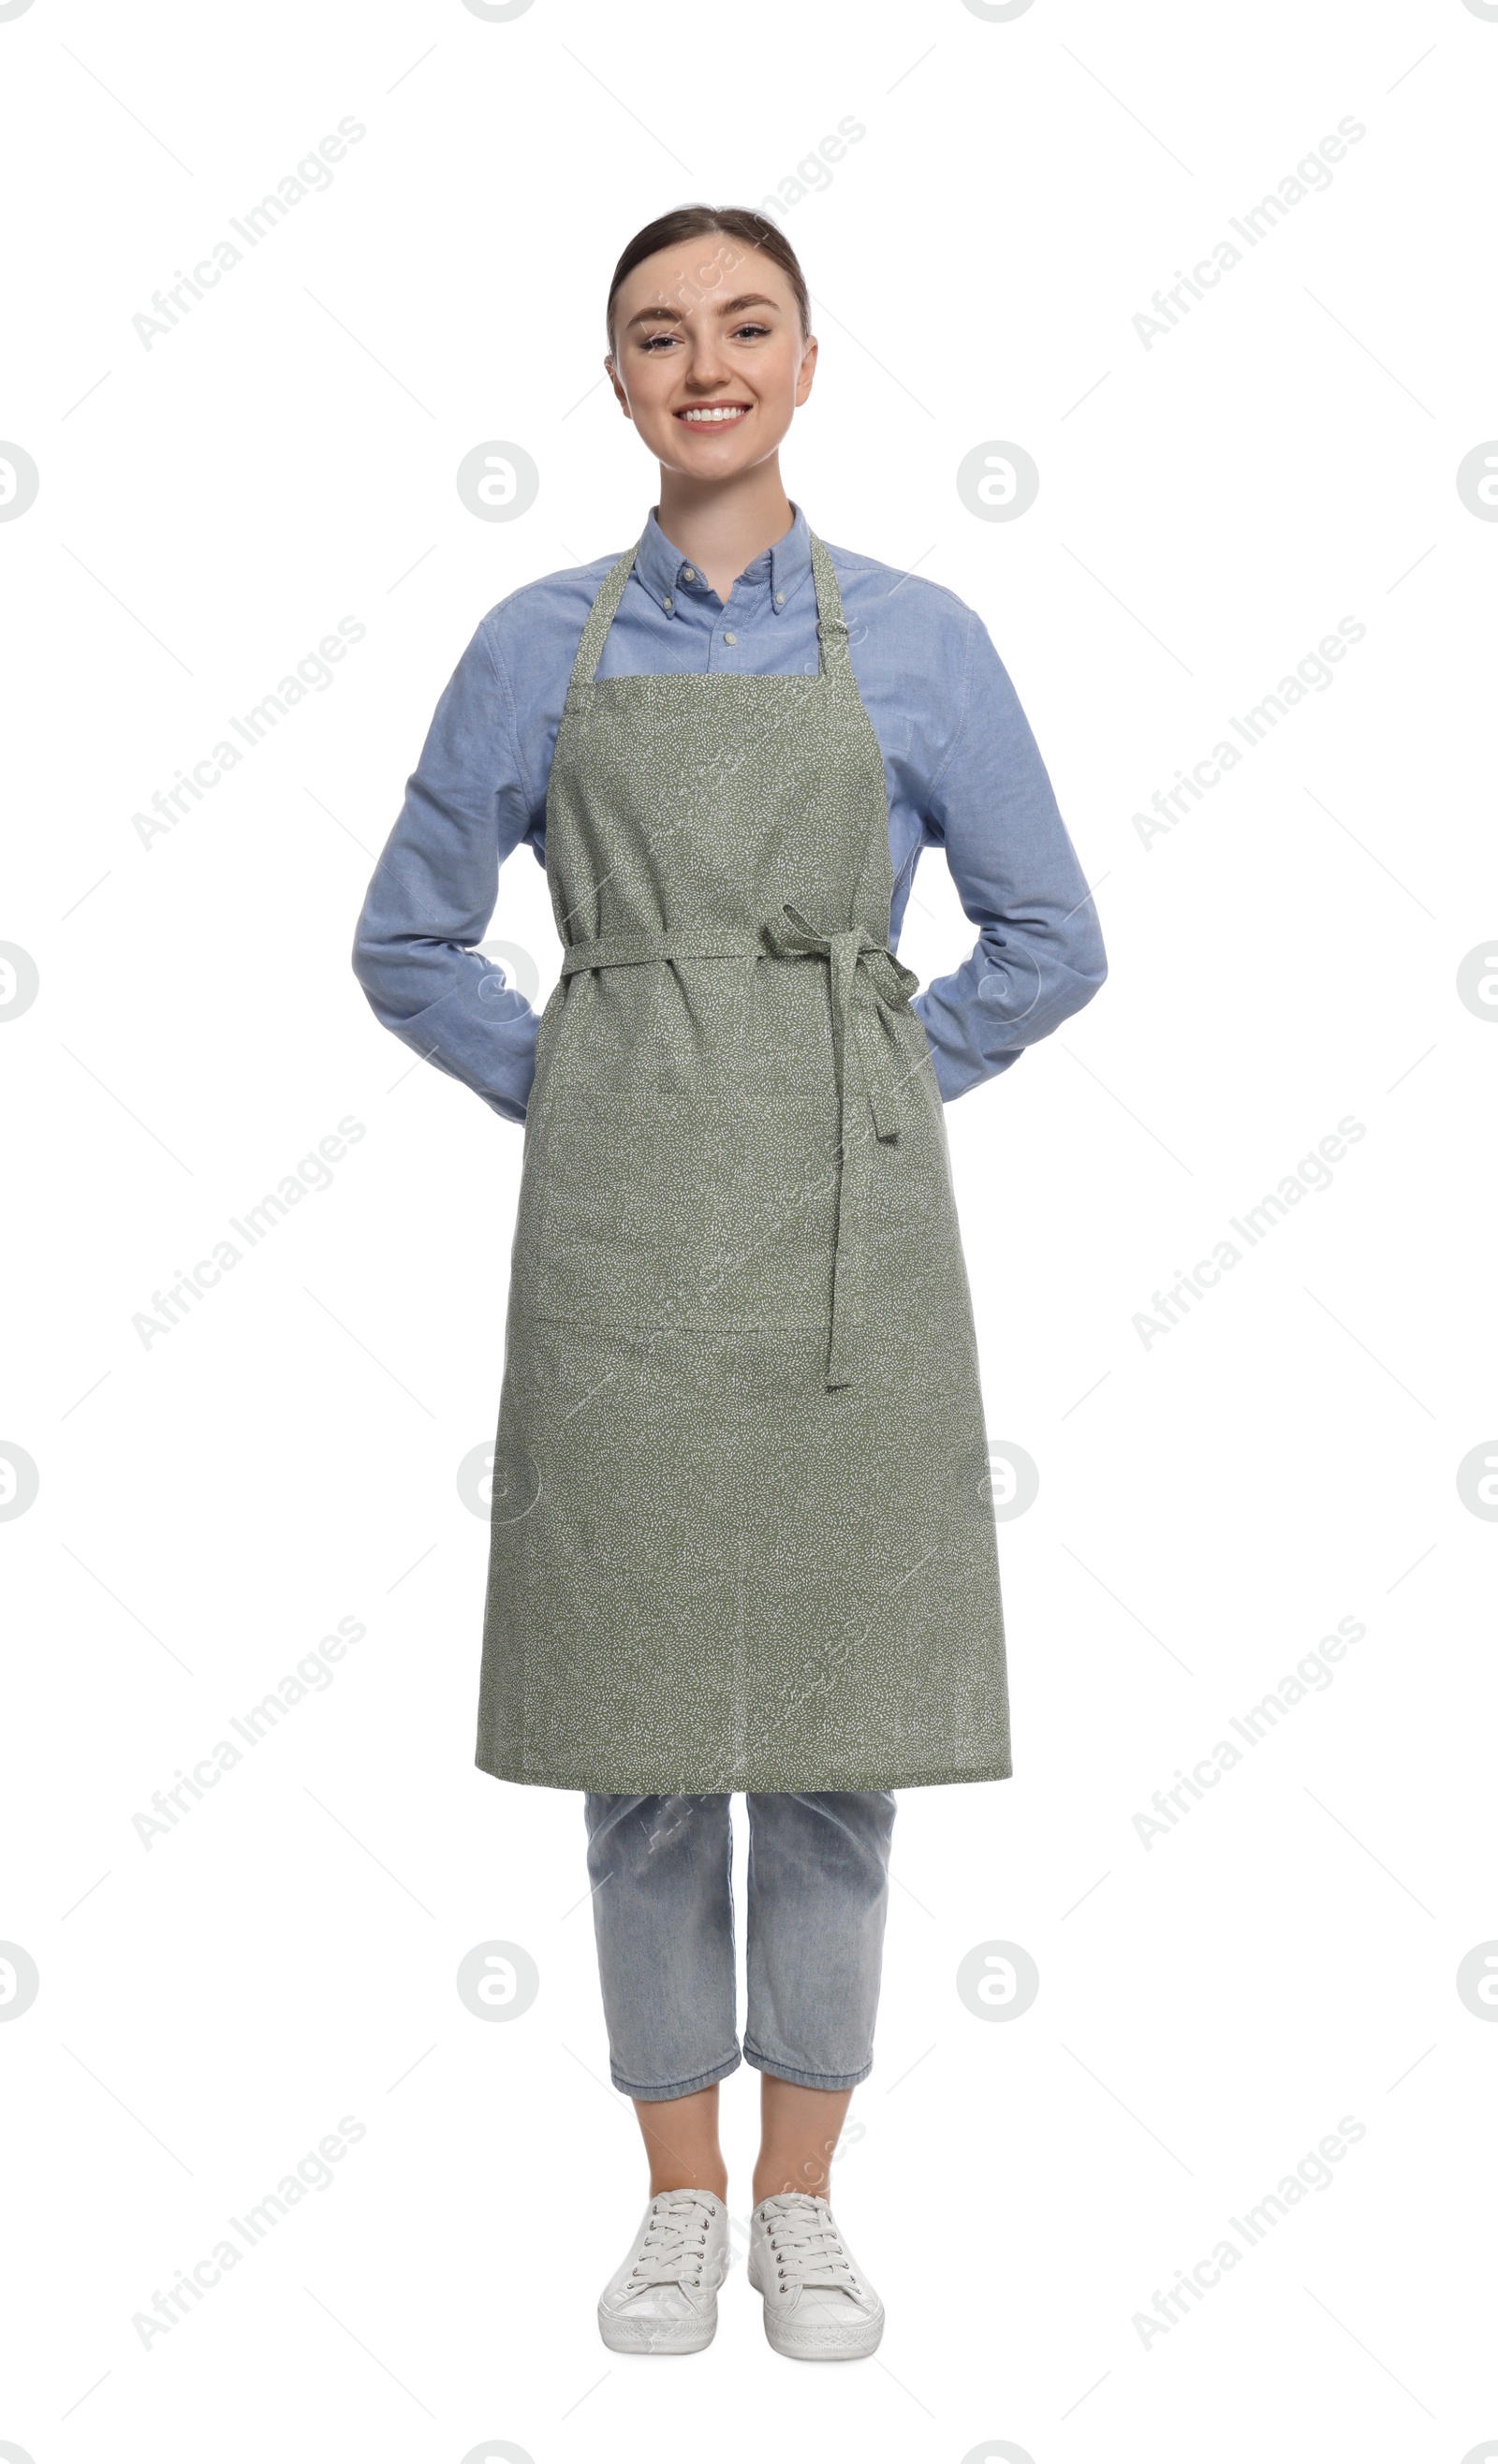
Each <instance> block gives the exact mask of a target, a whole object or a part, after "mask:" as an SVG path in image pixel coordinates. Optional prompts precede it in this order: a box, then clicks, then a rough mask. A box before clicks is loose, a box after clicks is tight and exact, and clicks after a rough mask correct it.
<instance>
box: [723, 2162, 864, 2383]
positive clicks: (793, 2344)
mask: <svg viewBox="0 0 1498 2464" xmlns="http://www.w3.org/2000/svg"><path fill="white" fill-rule="evenodd" d="M749 2281H750V2283H751V2284H752V2285H753V2286H754V2289H755V2291H756V2292H757V2293H762V2294H763V2296H764V2332H765V2334H766V2336H767V2337H768V2338H769V2340H770V2343H772V2344H773V2345H774V2347H775V2349H776V2351H777V2352H778V2353H784V2354H786V2355H788V2356H789V2358H790V2359H791V2360H793V2361H798V2362H856V2361H861V2360H862V2359H863V2357H864V2355H865V2354H866V2353H871V2352H872V2351H873V2349H874V2346H875V2345H876V2344H877V2343H878V2342H879V2339H880V2337H881V2336H882V2335H883V2333H884V2303H883V2302H882V2301H881V2300H880V2299H879V2296H878V2294H877V2293H876V2292H875V2291H874V2289H873V2286H872V2285H871V2284H870V2281H869V2278H868V2277H867V2276H865V2275H863V2274H862V2273H861V2272H860V2270H859V2269H858V2268H857V2267H855V2265H854V2263H853V2257H852V2253H851V2252H850V2251H849V2250H848V2245H847V2243H846V2242H845V2241H844V2239H843V2236H842V2233H840V2232H839V2230H838V2227H837V2224H836V2222H835V2221H834V2219H833V2214H832V2211H831V2209H830V2208H829V2207H828V2205H827V2202H826V2199H819V2198H814V2197H813V2196H812V2194H811V2192H810V2191H809V2190H785V2191H782V2192H780V2193H778V2194H777V2195H776V2196H775V2197H773V2198H768V2199H761V2200H760V2205H759V2206H758V2207H757V2208H756V2210H755V2211H754V2214H753V2215H752V2216H751V2218H750V2219H749Z"/></svg>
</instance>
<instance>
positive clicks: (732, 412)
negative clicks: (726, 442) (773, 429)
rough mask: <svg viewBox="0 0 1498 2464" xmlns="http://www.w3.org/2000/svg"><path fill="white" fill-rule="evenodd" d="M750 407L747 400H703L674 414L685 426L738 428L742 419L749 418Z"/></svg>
mask: <svg viewBox="0 0 1498 2464" xmlns="http://www.w3.org/2000/svg"><path fill="white" fill-rule="evenodd" d="M749 408H750V406H749V405H748V403H746V402H702V403H692V404H690V405H689V406H688V407H686V408H685V409H682V410H678V411H674V412H673V413H672V417H673V418H675V419H679V420H680V422H681V424H682V426H683V428H737V426H738V422H739V421H740V420H741V419H747V418H748V416H749Z"/></svg>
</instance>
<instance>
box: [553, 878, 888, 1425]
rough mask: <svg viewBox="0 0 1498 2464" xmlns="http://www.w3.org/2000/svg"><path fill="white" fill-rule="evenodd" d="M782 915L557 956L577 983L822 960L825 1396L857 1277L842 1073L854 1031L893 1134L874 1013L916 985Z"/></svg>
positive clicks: (835, 1377) (609, 939) (869, 944)
mask: <svg viewBox="0 0 1498 2464" xmlns="http://www.w3.org/2000/svg"><path fill="white" fill-rule="evenodd" d="M781 913H782V915H784V916H785V917H787V918H788V919H789V920H788V922H787V923H785V924H781V923H774V924H766V926H765V927H764V931H763V935H762V937H761V936H760V935H757V934H753V933H733V932H714V931H712V930H711V928H709V927H707V926H705V925H697V926H693V925H686V926H683V927H681V928H680V929H679V930H677V931H674V932H662V933H614V934H606V935H601V936H600V937H599V938H597V939H596V940H592V941H579V942H575V943H574V944H573V945H572V946H571V947H570V948H569V949H568V950H566V951H565V952H564V953H563V955H562V974H563V975H564V976H575V975H580V974H582V973H584V971H586V970H588V969H590V968H593V967H642V966H649V965H650V963H651V962H652V961H655V960H659V959H662V958H666V959H672V958H761V957H764V956H765V955H766V951H767V950H768V953H769V955H770V956H772V957H777V958H826V960H827V963H828V967H829V970H830V978H831V983H830V989H831V995H832V1050H833V1060H834V1064H835V1069H836V1078H837V1098H838V1146H837V1155H836V1163H837V1246H836V1250H835V1253H834V1256H833V1265H832V1324H831V1331H830V1335H829V1338H828V1344H827V1364H826V1382H827V1385H828V1386H829V1387H837V1386H848V1385H851V1384H852V1382H853V1344H852V1313H853V1309H854V1305H855V1302H854V1286H855V1283H856V1280H857V1276H858V1270H859V1265H860V1260H859V1255H858V1251H859V1241H858V1227H857V1225H856V1223H855V1220H854V1216H855V1209H854V1206H853V1204H852V1202H851V1194H850V1193H849V1191H848V1165H849V1159H850V1157H851V1155H852V1152H853V1142H854V1125H855V1115H856V1111H857V1089H856V1085H855V1073H854V1071H853V1070H852V1069H850V1068H849V1067H848V1058H849V1056H848V1038H849V1030H850V1029H851V1031H852V1035H853V1038H854V1040H855V1042H856V1045H857V1049H858V1057H859V1059H860V1061H861V1063H862V1066H863V1084H864V1092H865V1094H866V1096H867V1098H868V1103H869V1110H870V1116H871V1118H872V1122H873V1133H874V1135H875V1137H877V1138H884V1139H889V1138H893V1137H896V1136H897V1135H898V1133H899V1114H898V1110H897V1100H896V1099H897V1097H898V1095H899V1091H900V1088H901V1086H902V1084H903V1083H904V1076H905V1073H904V1072H903V1071H900V1070H898V1069H897V1067H896V1061H897V1055H896V1053H895V1050H894V1047H893V1045H892V1043H891V1042H890V1039H889V1037H888V1036H887V1035H886V1034H885V1032H884V1030H883V1027H882V1023H881V1022H880V1019H879V1015H878V1013H879V1009H880V1006H881V1005H882V1006H883V1007H884V1008H885V1009H890V1010H895V1009H904V1008H908V1007H909V1005H910V1001H911V996H912V994H913V993H914V992H915V991H917V990H918V988H919V984H920V978H919V977H918V976H916V975H913V974H912V972H911V970H910V968H909V967H902V966H901V964H900V962H899V960H898V959H897V958H896V957H894V955H893V953H892V951H891V950H889V949H888V948H887V947H886V946H885V945H884V943H883V942H880V941H876V940H875V939H874V938H873V935H871V934H870V933H869V932H868V931H866V929H865V928H864V927H863V926H862V925H859V926H856V927H855V928H854V929H853V930H851V931H849V932H846V933H819V932H818V931H817V930H816V928H815V926H813V925H811V924H808V922H807V921H806V918H805V916H804V915H803V913H801V910H800V909H799V908H798V907H792V906H790V905H788V904H787V905H786V906H784V907H782V910H781Z"/></svg>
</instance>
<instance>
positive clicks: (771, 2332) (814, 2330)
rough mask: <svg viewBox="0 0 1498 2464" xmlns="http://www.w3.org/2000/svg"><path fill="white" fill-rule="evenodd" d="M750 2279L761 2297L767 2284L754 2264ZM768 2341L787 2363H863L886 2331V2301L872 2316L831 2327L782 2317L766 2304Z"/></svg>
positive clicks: (765, 2326)
mask: <svg viewBox="0 0 1498 2464" xmlns="http://www.w3.org/2000/svg"><path fill="white" fill-rule="evenodd" d="M749 2281H750V2283H751V2284H752V2285H753V2286H754V2289H755V2291H756V2292H757V2293H758V2294H760V2296H761V2298H762V2296H763V2293H764V2287H763V2285H762V2284H761V2283H760V2280H759V2277H757V2276H756V2274H755V2271H754V2269H753V2267H752V2266H751V2268H750V2270H749ZM764 2334H765V2341H766V2343H769V2344H770V2345H771V2346H773V2348H774V2350H775V2351H776V2352H778V2353H782V2354H783V2355H784V2357H785V2359H786V2360H787V2361H788V2362H863V2361H867V2360H868V2358H869V2355H870V2353H871V2352H874V2351H875V2350H876V2349H877V2347H878V2343H879V2339H880V2337H881V2336H882V2335H883V2334H884V2303H883V2302H882V2301H881V2302H880V2303H879V2306H878V2308H877V2309H876V2310H875V2312H874V2315H873V2317H872V2318H871V2319H860V2320H859V2321H857V2322H856V2324H853V2325H849V2326H847V2327H830V2326H827V2325H826V2324H823V2323H817V2324H814V2325H806V2326H798V2325H797V2323H796V2321H795V2320H794V2319H781V2318H778V2317H777V2316H776V2313H775V2312H774V2310H773V2309H772V2308H771V2306H770V2303H769V2302H768V2301H765V2303H764Z"/></svg>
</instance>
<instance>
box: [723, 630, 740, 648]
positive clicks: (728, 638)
mask: <svg viewBox="0 0 1498 2464" xmlns="http://www.w3.org/2000/svg"><path fill="white" fill-rule="evenodd" d="M723 639H724V641H725V642H726V643H727V644H728V647H729V649H733V647H734V645H735V643H736V642H737V641H738V634H737V633H725V634H724V636H723Z"/></svg>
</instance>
